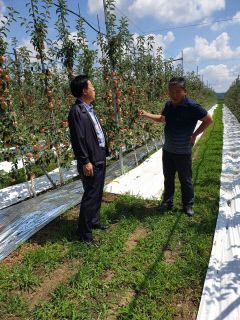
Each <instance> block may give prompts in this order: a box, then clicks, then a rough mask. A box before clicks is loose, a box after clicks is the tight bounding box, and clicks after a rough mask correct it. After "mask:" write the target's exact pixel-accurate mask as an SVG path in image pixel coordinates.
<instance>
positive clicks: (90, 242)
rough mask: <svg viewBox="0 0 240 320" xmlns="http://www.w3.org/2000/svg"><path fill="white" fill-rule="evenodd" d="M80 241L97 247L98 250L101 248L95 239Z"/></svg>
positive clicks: (80, 239)
mask: <svg viewBox="0 0 240 320" xmlns="http://www.w3.org/2000/svg"><path fill="white" fill-rule="evenodd" d="M79 241H81V242H82V243H86V244H88V245H90V246H93V247H96V248H99V245H97V244H96V243H95V242H94V240H93V239H91V240H90V239H82V238H79Z"/></svg>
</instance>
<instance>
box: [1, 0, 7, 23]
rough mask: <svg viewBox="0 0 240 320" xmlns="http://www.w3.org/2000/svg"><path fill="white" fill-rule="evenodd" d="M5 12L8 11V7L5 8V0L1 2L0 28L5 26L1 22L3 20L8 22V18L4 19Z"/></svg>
mask: <svg viewBox="0 0 240 320" xmlns="http://www.w3.org/2000/svg"><path fill="white" fill-rule="evenodd" d="M5 11H6V6H5V4H4V2H3V0H0V27H1V26H2V25H3V24H2V22H1V21H2V20H3V21H6V18H4V13H5Z"/></svg>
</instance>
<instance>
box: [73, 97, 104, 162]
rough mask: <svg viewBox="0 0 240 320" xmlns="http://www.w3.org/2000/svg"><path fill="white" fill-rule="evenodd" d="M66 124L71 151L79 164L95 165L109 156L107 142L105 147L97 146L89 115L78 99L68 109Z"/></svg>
mask: <svg viewBox="0 0 240 320" xmlns="http://www.w3.org/2000/svg"><path fill="white" fill-rule="evenodd" d="M68 125H69V129H70V139H71V144H72V148H73V152H74V155H75V158H76V159H77V161H78V162H79V164H82V165H83V164H87V163H88V162H91V163H92V164H93V165H95V166H97V165H98V164H101V163H104V162H105V161H106V156H109V151H108V146H107V142H106V147H105V148H102V147H99V142H98V138H97V134H96V131H95V128H94V124H93V122H92V119H91V116H90V115H89V114H88V112H87V110H86V108H85V107H84V105H82V104H81V102H80V101H79V100H78V99H77V100H76V102H75V104H74V105H72V107H71V109H70V112H69V115H68ZM105 140H106V139H105Z"/></svg>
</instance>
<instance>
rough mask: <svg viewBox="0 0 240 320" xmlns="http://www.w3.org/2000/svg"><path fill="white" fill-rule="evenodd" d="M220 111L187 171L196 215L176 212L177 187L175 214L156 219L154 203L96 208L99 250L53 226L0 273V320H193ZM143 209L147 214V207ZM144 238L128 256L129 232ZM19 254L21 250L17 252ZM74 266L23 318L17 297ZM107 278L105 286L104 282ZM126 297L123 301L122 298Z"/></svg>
mask: <svg viewBox="0 0 240 320" xmlns="http://www.w3.org/2000/svg"><path fill="white" fill-rule="evenodd" d="M221 117H222V110H221V108H220V107H219V108H218V109H217V110H216V111H215V113H214V123H213V124H212V125H211V126H210V127H209V129H208V130H207V133H206V135H203V136H202V138H201V139H200V141H199V142H198V145H199V146H200V148H199V150H198V156H197V158H196V160H195V161H194V164H193V180H194V185H195V205H194V209H195V212H196V215H195V216H194V217H193V218H189V217H187V216H186V215H184V214H183V213H182V212H181V207H180V204H181V194H180V190H179V184H177V187H178V190H177V192H176V208H175V210H174V211H173V212H166V213H165V214H160V213H159V212H158V211H157V210H156V206H157V203H156V202H148V201H144V200H142V199H136V198H134V197H130V196H121V197H120V198H119V199H118V200H115V201H114V202H113V203H111V204H109V205H106V206H104V207H103V208H102V221H103V222H104V223H105V222H107V223H110V224H111V225H112V226H111V228H110V229H109V230H108V231H107V232H101V231H99V230H97V231H94V236H95V238H96V239H97V240H98V241H99V242H100V243H101V247H100V248H99V249H96V248H92V247H90V248H89V247H87V246H85V245H83V244H81V243H79V242H78V241H76V238H75V230H76V226H77V220H76V219H75V220H68V219H67V217H68V216H69V215H70V213H71V212H69V213H66V214H65V215H63V216H62V217H59V218H58V219H56V221H55V223H56V226H55V229H54V230H55V231H54V230H53V231H52V232H51V234H48V235H46V237H47V239H48V240H47V241H46V243H45V244H44V245H43V246H42V247H40V248H37V249H36V250H27V251H26V253H25V257H24V259H22V260H21V261H20V262H19V263H16V264H15V265H14V266H13V267H12V268H11V269H9V268H7V267H3V264H2V267H1V270H0V283H1V287H0V307H1V310H3V312H2V314H1V315H0V318H1V317H3V318H2V319H5V318H6V317H7V318H8V317H9V315H14V316H18V317H20V318H22V319H28V318H31V319H49V320H50V319H108V317H109V314H111V313H115V314H116V313H117V314H118V316H119V319H139V320H140V319H141V320H143V319H164V320H168V319H169V320H170V319H171V320H172V319H174V318H178V319H182V318H184V316H186V315H188V316H189V315H190V316H192V317H193V319H194V315H196V313H197V310H198V305H199V301H200V297H201V291H202V287H203V282H204V278H205V274H206V270H207V266H208V260H209V255H210V251H211V247H212V238H213V233H214V230H215V223H216V218H217V214H218V203H219V188H220V173H221V158H222V134H223V125H222V123H221ZM149 204H150V207H149ZM137 227H141V228H145V229H146V230H147V231H148V234H147V235H146V237H145V238H143V239H141V240H139V242H138V244H137V246H136V247H135V248H134V249H132V250H131V251H129V252H126V250H125V243H126V240H127V238H128V236H129V235H131V234H132V232H133V231H134V230H135V229H136V228H137ZM24 246H26V245H25V244H23V248H24ZM73 258H74V259H79V260H80V261H81V262H82V264H81V266H80V267H79V271H78V272H77V273H76V274H75V275H74V276H71V278H70V279H68V282H67V283H68V284H67V285H66V284H65V285H63V284H61V283H60V284H59V286H58V287H57V289H56V290H55V291H54V292H52V294H51V299H50V300H49V301H47V302H44V303H41V301H39V305H38V306H36V307H35V309H34V310H33V311H29V310H28V301H27V299H25V298H24V296H23V292H27V291H28V290H30V291H31V290H32V289H34V290H37V288H38V285H40V284H41V282H42V281H43V279H46V278H47V277H48V275H51V271H52V270H53V269H54V268H56V267H59V266H61V263H62V262H66V261H68V260H71V259H73ZM106 272H110V273H111V275H112V277H111V278H110V279H109V280H106V279H105V277H104V275H105V274H106ZM129 293H131V296H130V298H129Z"/></svg>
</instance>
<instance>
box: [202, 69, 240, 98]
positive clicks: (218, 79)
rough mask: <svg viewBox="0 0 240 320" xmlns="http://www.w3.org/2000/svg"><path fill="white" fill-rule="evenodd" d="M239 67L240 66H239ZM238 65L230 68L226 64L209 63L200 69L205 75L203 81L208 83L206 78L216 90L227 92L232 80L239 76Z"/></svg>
mask: <svg viewBox="0 0 240 320" xmlns="http://www.w3.org/2000/svg"><path fill="white" fill-rule="evenodd" d="M238 69H239V66H238ZM236 71H237V67H233V68H230V69H228V67H227V66H226V65H225V64H219V65H209V66H207V67H205V68H204V69H201V70H200V71H199V74H200V75H203V81H204V83H205V84H206V79H207V81H208V83H209V84H210V86H212V87H213V89H214V91H215V92H226V91H227V90H228V88H229V87H230V85H231V84H232V82H233V81H234V80H235V79H236V77H237V73H236Z"/></svg>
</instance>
